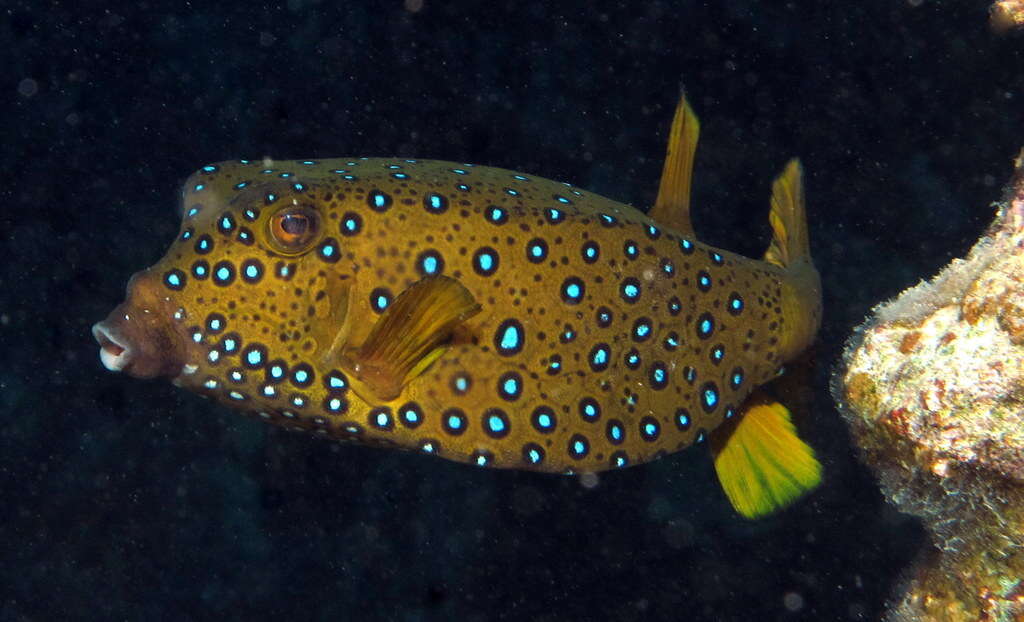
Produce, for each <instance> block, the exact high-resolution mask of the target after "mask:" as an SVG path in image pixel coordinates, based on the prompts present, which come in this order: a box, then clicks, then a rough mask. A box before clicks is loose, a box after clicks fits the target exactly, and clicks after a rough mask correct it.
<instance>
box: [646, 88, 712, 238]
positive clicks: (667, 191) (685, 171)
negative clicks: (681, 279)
mask: <svg viewBox="0 0 1024 622" xmlns="http://www.w3.org/2000/svg"><path fill="white" fill-rule="evenodd" d="M699 136H700V121H698V120H697V115H695V114H694V113H693V109H692V108H690V104H689V102H687V101H686V96H685V95H680V97H679V103H678V105H676V113H675V116H674V117H673V118H672V129H671V130H670V131H669V135H668V150H667V152H666V153H665V165H664V167H663V168H662V171H661V182H660V184H659V186H658V198H657V199H656V200H655V201H654V207H652V208H651V211H650V213H649V214H648V215H649V216H650V217H651V218H653V219H654V220H656V221H657V222H658V223H660V224H662V225H665V226H667V227H670V228H672V229H675V230H676V231H678V232H679V233H682V234H686V235H690V234H692V233H693V224H692V223H691V222H690V186H691V182H692V180H693V156H694V153H696V151H697V139H698V137H699Z"/></svg>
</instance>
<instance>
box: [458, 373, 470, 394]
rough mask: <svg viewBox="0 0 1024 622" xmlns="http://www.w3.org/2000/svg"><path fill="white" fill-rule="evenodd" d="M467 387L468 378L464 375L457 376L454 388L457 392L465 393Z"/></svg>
mask: <svg viewBox="0 0 1024 622" xmlns="http://www.w3.org/2000/svg"><path fill="white" fill-rule="evenodd" d="M468 389H469V380H467V379H466V377H465V376H459V377H457V378H456V379H455V390H456V391H458V392H459V393H465V392H466V391H467V390H468Z"/></svg>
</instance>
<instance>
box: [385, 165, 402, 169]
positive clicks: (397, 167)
mask: <svg viewBox="0 0 1024 622" xmlns="http://www.w3.org/2000/svg"><path fill="white" fill-rule="evenodd" d="M387 168H389V169H391V170H395V169H400V168H402V167H401V166H400V165H398V164H388V165H387Z"/></svg>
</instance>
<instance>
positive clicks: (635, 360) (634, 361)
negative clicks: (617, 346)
mask: <svg viewBox="0 0 1024 622" xmlns="http://www.w3.org/2000/svg"><path fill="white" fill-rule="evenodd" d="M626 363H627V364H628V365H634V366H635V365H639V364H640V355H639V354H637V353H635V352H630V353H629V356H627V357H626Z"/></svg>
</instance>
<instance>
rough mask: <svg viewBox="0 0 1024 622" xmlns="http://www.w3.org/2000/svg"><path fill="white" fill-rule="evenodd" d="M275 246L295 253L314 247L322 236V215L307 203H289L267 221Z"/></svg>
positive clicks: (283, 250)
mask: <svg viewBox="0 0 1024 622" xmlns="http://www.w3.org/2000/svg"><path fill="white" fill-rule="evenodd" d="M267 225H268V227H269V229H270V240H271V242H272V245H273V246H274V248H275V249H276V250H278V251H280V252H282V253H285V254H289V255H293V254H296V253H301V252H303V251H306V250H309V249H310V248H312V246H313V244H315V243H316V241H317V239H318V238H319V237H320V216H319V214H317V212H316V210H315V209H313V208H312V207H309V206H307V205H289V206H287V207H284V208H282V209H280V210H278V211H277V212H276V213H274V215H272V216H271V217H270V220H269V221H268V223H267Z"/></svg>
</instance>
